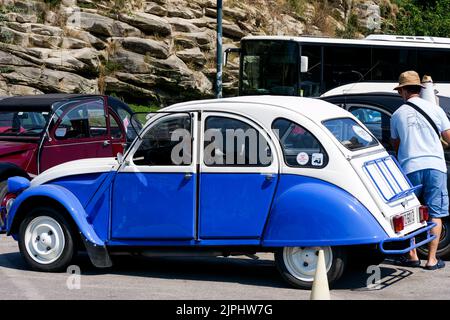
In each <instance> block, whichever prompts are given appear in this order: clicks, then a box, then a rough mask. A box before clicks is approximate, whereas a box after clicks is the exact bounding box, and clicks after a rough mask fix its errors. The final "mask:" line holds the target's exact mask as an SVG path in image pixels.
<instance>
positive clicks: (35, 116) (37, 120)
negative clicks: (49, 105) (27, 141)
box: [0, 111, 49, 136]
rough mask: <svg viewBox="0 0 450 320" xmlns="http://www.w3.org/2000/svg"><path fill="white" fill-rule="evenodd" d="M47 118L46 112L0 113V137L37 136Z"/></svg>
mask: <svg viewBox="0 0 450 320" xmlns="http://www.w3.org/2000/svg"><path fill="white" fill-rule="evenodd" d="M48 118H49V113H48V112H21V111H16V112H12V111H2V112H0V136H39V135H40V134H41V133H42V132H43V130H44V128H45V125H46V123H47V120H48Z"/></svg>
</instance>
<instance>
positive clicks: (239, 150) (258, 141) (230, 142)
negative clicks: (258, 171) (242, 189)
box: [203, 116, 272, 167]
mask: <svg viewBox="0 0 450 320" xmlns="http://www.w3.org/2000/svg"><path fill="white" fill-rule="evenodd" d="M203 155H204V159H203V162H204V163H205V165H207V166H210V167H222V166H231V167H236V166H238V167H239V166H240V167H242V166H244V167H266V166H269V165H270V164H271V163H272V151H271V149H270V146H269V144H268V143H267V141H266V139H265V138H264V137H263V136H262V135H261V133H260V132H259V130H257V129H256V128H254V127H252V126H251V125H249V124H247V123H245V122H243V121H240V120H237V119H234V118H228V117H220V116H209V117H208V118H206V121H205V132H204V151H203Z"/></svg>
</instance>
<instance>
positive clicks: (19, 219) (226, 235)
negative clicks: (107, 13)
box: [2, 96, 434, 288]
mask: <svg viewBox="0 0 450 320" xmlns="http://www.w3.org/2000/svg"><path fill="white" fill-rule="evenodd" d="M391 183H395V185H394V186H393V188H394V189H391V187H390V186H391ZM8 188H9V193H8V194H7V195H6V197H5V199H4V200H3V204H2V206H3V208H4V211H6V213H7V219H6V220H7V233H8V235H12V236H13V237H14V239H16V240H18V242H19V248H20V252H21V253H22V255H23V258H24V259H25V261H26V262H27V263H28V265H29V266H30V267H31V268H32V269H35V270H39V271H58V270H65V268H66V267H67V266H68V265H69V264H70V263H71V260H72V259H73V257H74V255H75V254H76V252H77V250H87V253H88V255H89V257H90V259H91V261H92V263H93V264H94V265H95V266H97V267H109V266H111V265H112V260H111V256H113V255H115V254H123V253H127V252H128V253H141V254H143V255H152V256H153V255H177V256H179V255H213V256H228V255H235V254H254V253H257V252H274V253H275V261H276V264H277V267H278V269H279V271H280V272H281V275H282V276H283V277H284V279H285V280H286V281H287V282H288V283H289V284H291V285H293V286H295V287H298V288H310V287H311V285H312V282H313V278H314V274H315V270H316V266H317V258H318V252H319V250H320V249H323V250H324V256H325V263H326V268H327V271H328V279H329V281H330V283H332V282H334V281H336V280H337V279H339V278H340V276H341V275H342V273H343V272H344V270H345V269H346V266H347V263H348V260H347V258H348V257H350V256H351V253H352V252H353V250H361V249H363V251H364V252H366V253H371V254H373V253H376V252H379V251H381V252H383V253H392V254H398V253H404V252H407V251H409V250H410V249H411V248H413V247H416V246H419V245H421V244H423V243H427V242H429V241H431V240H432V239H433V237H434V236H432V235H431V234H430V233H429V230H430V228H431V227H432V226H433V225H432V224H427V222H426V220H427V212H426V210H425V208H423V207H421V206H420V203H419V201H418V200H417V198H416V197H415V195H414V188H412V186H411V185H410V184H409V183H408V181H407V180H406V178H405V176H404V174H403V173H402V171H401V169H399V167H398V165H397V163H396V162H395V161H394V159H393V158H392V157H390V156H389V154H388V153H387V152H386V150H385V149H384V148H383V146H382V145H381V144H380V143H379V142H378V140H377V139H376V138H374V137H373V135H372V134H370V133H369V132H368V130H367V129H366V128H365V127H364V125H363V124H362V123H361V122H359V120H357V119H356V118H355V117H354V116H352V115H351V114H350V113H348V112H347V111H345V110H342V109H341V108H338V107H336V106H334V105H332V104H330V103H327V102H324V101H320V100H316V99H307V98H299V97H270V96H267V97H237V98H230V99H220V100H210V101H194V102H189V103H183V104H177V105H174V106H171V107H168V108H165V109H163V110H161V111H160V112H158V113H156V114H155V115H153V116H152V117H151V118H150V119H149V121H148V122H147V124H146V125H145V127H144V129H143V130H142V131H141V134H139V136H138V137H137V138H136V139H135V141H134V143H133V144H132V146H131V147H130V148H129V149H128V151H127V152H126V154H125V155H123V156H118V157H117V158H112V157H110V158H102V159H86V160H79V161H73V162H69V163H66V164H62V165H59V166H56V167H53V168H51V169H49V170H47V171H45V172H44V173H42V174H40V175H39V176H37V177H36V178H34V179H33V180H32V181H31V183H30V182H29V181H28V180H27V179H24V178H22V177H13V178H10V179H9V180H8ZM416 236H424V238H425V239H424V240H420V241H417V242H416V243H413V242H411V241H409V240H410V239H413V238H415V237H416Z"/></svg>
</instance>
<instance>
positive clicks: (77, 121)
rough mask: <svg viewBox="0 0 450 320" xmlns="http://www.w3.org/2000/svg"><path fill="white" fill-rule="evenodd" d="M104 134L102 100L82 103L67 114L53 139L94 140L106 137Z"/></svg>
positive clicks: (104, 118)
mask: <svg viewBox="0 0 450 320" xmlns="http://www.w3.org/2000/svg"><path fill="white" fill-rule="evenodd" d="M106 133H107V126H106V115H105V109H104V106H103V100H95V101H87V102H84V103H82V104H80V105H78V106H76V107H75V108H73V109H72V110H70V111H69V112H67V113H66V114H65V115H64V116H63V118H62V120H61V122H60V124H59V126H58V128H56V130H55V138H56V139H59V140H66V139H83V138H95V137H102V136H106Z"/></svg>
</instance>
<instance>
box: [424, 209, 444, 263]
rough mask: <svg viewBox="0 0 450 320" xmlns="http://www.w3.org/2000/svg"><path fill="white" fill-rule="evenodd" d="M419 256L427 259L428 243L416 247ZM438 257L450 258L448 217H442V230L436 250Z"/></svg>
mask: <svg viewBox="0 0 450 320" xmlns="http://www.w3.org/2000/svg"><path fill="white" fill-rule="evenodd" d="M417 253H418V254H419V256H420V258H422V259H427V257H428V244H426V245H424V246H422V247H419V248H417ZM436 255H437V256H438V257H439V258H450V219H449V218H445V219H442V232H441V237H440V240H439V246H438V249H437V252H436Z"/></svg>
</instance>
